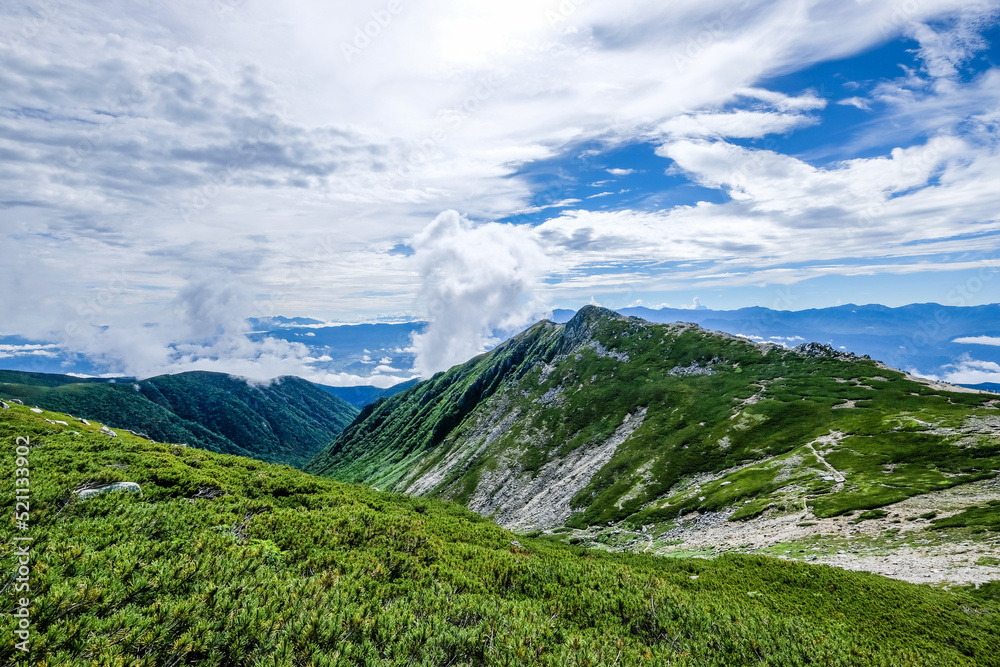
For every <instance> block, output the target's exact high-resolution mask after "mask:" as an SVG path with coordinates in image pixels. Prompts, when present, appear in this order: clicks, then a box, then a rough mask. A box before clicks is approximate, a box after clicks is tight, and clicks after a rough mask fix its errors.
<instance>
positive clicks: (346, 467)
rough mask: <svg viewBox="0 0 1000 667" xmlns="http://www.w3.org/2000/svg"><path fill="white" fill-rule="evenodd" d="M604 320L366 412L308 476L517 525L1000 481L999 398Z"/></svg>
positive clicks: (833, 359)
mask: <svg viewBox="0 0 1000 667" xmlns="http://www.w3.org/2000/svg"><path fill="white" fill-rule="evenodd" d="M958 389H959V388H957V387H951V386H931V385H929V384H926V383H921V382H918V381H916V379H914V378H910V377H908V376H905V375H904V374H903V373H900V372H898V371H894V370H892V369H889V368H887V367H885V366H884V365H882V364H880V363H878V362H875V361H872V360H869V359H865V358H858V357H855V356H854V355H849V354H844V353H838V352H836V351H834V350H833V349H831V348H828V347H825V346H821V345H816V344H808V345H804V346H801V347H800V348H797V349H795V350H788V349H784V348H782V347H778V346H775V345H760V344H754V343H751V342H749V341H746V340H744V339H740V338H737V337H734V336H730V335H726V334H719V333H713V332H709V331H706V330H704V329H701V328H700V327H698V326H696V325H692V324H683V323H675V324H666V325H665V324H652V323H649V322H645V321H643V320H639V319H637V318H629V317H625V316H621V315H618V314H616V313H613V312H612V311H608V310H604V309H601V308H595V307H587V308H584V309H582V310H581V311H580V312H579V313H577V315H576V316H575V317H574V318H573V319H572V320H570V322H568V323H567V324H566V325H565V326H562V325H556V324H553V323H551V322H542V323H539V324H537V325H535V326H534V327H532V328H531V329H529V330H527V331H526V332H524V333H522V334H521V335H519V336H517V337H515V338H514V339H512V340H511V341H509V342H507V343H505V344H503V345H501V346H499V347H498V348H496V349H495V350H493V351H492V352H490V353H489V354H486V355H483V356H480V357H477V358H476V359H473V360H472V361H470V362H468V363H466V364H464V365H462V366H458V367H455V368H453V369H451V370H449V371H448V372H446V373H443V374H439V375H436V376H435V377H434V378H432V379H430V380H428V381H426V382H422V383H420V384H418V385H416V386H414V387H413V388H411V389H409V390H407V391H405V392H402V393H400V394H397V395H396V396H393V397H390V398H388V399H385V400H383V401H380V402H378V403H376V404H373V405H371V406H368V407H366V408H365V409H364V410H363V411H362V413H361V415H360V416H359V418H358V420H356V421H355V422H354V424H352V425H351V426H350V427H349V428H348V429H346V430H345V431H344V432H343V433H342V434H341V435H340V436H339V437H338V438H337V440H335V441H334V442H333V443H332V444H331V445H330V446H329V447H328V448H327V449H326V450H324V451H323V452H322V453H320V454H319V455H317V457H316V458H315V459H314V460H313V461H311V462H310V464H309V465H308V466H307V470H310V471H314V472H317V473H320V474H324V475H327V476H330V477H333V478H335V479H340V480H344V481H352V482H362V483H366V484H372V485H375V486H378V487H379V488H385V489H390V490H394V491H405V492H409V493H416V494H423V495H431V496H435V497H442V498H450V499H454V500H457V501H460V502H462V503H464V504H466V505H467V506H468V507H470V508H471V509H474V510H475V511H477V512H479V513H481V514H484V515H488V516H492V517H494V518H496V519H497V521H498V522H499V523H501V525H504V526H508V527H514V528H519V529H532V528H552V527H554V526H558V525H560V524H563V523H566V524H567V525H570V526H576V527H583V526H588V525H597V524H604V523H607V522H626V523H627V524H629V525H633V526H640V525H645V524H647V523H658V522H664V521H670V520H673V519H676V518H677V517H678V516H680V515H682V514H684V513H690V512H693V511H697V512H700V513H705V512H721V513H723V514H724V516H726V517H728V518H730V519H732V520H738V519H745V518H750V517H753V516H756V515H759V514H761V513H762V512H765V511H784V510H786V509H787V510H788V511H791V510H792V509H793V508H796V509H801V508H804V507H807V508H808V509H809V510H810V511H811V512H812V513H813V514H814V515H815V516H819V517H828V516H836V515H839V514H844V513H847V512H851V511H855V510H858V509H869V508H877V507H880V506H883V505H887V504H889V503H892V502H896V501H900V500H903V499H905V498H907V497H910V496H914V495H919V494H922V493H927V492H930V491H935V490H940V489H944V488H948V487H950V486H954V485H957V484H962V483H966V482H971V481H976V480H981V479H987V478H991V477H995V476H996V474H997V472H996V471H997V469H1000V437H998V434H1000V418H998V411H997V409H996V408H997V400H996V397H995V396H993V395H990V394H982V393H974V392H971V391H968V390H966V391H964V392H960V391H957V390H958Z"/></svg>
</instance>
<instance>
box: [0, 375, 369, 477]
mask: <svg viewBox="0 0 1000 667" xmlns="http://www.w3.org/2000/svg"><path fill="white" fill-rule="evenodd" d="M0 398H8V399H18V400H20V401H23V402H24V403H26V404H28V405H36V406H39V407H42V408H45V409H49V410H59V411H63V412H69V413H72V414H74V415H76V416H77V417H84V418H87V419H96V420H100V421H103V422H106V423H108V424H111V425H112V426H113V427H115V428H123V429H131V430H133V431H137V432H140V433H142V434H144V435H146V436H148V437H149V438H152V439H154V440H159V441H165V442H177V443H186V444H189V445H191V446H193V447H198V448H201V449H207V450H210V451H214V452H224V453H229V454H239V455H242V456H252V457H254V458H258V459H261V460H264V461H272V462H280V463H287V464H289V465H294V466H301V465H302V464H304V463H305V462H306V461H308V460H309V459H310V458H311V457H312V456H313V455H314V454H315V453H316V452H318V451H319V450H320V449H321V448H322V447H323V446H324V445H326V444H327V443H329V442H330V440H332V439H333V438H334V437H335V436H336V435H337V434H339V433H340V431H342V430H343V428H344V427H345V426H347V425H348V424H349V423H350V422H351V420H352V419H354V417H355V416H356V415H357V412H358V410H357V408H355V407H354V406H353V405H350V404H348V403H347V402H345V401H343V400H342V399H340V398H337V397H336V396H333V395H331V394H329V393H328V392H325V391H323V390H322V389H320V388H319V387H317V386H316V385H313V384H312V383H310V382H306V381H305V380H302V379H299V378H295V377H283V378H279V379H277V380H275V381H274V382H273V383H270V384H253V383H251V382H248V381H247V380H244V379H242V378H237V377H233V376H230V375H226V374H223V373H209V372H204V371H193V372H189V373H179V374H176V375H160V376H157V377H152V378H149V379H147V380H134V379H132V378H117V379H114V380H106V379H98V378H87V379H80V378H75V377H71V376H67V375H50V374H45V373H23V372H18V371H0Z"/></svg>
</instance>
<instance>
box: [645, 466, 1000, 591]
mask: <svg viewBox="0 0 1000 667" xmlns="http://www.w3.org/2000/svg"><path fill="white" fill-rule="evenodd" d="M990 500H1000V478H994V479H991V480H985V481H981V482H974V483H971V484H963V485H961V486H957V487H953V488H951V489H945V490H943V491H935V492H932V493H927V494H924V495H921V496H916V497H913V498H908V499H906V500H903V501H901V502H898V503H895V504H893V505H888V506H886V507H883V508H882V509H883V510H885V511H887V512H888V515H887V516H886V517H885V518H883V519H870V520H866V521H860V522H858V523H854V521H853V520H852V518H851V517H846V516H841V517H832V518H826V519H821V518H818V517H816V516H814V515H813V514H812V513H811V512H809V511H806V512H797V513H795V514H777V513H774V512H773V511H772V512H771V513H769V514H768V513H766V514H764V515H762V516H760V517H757V518H755V519H751V520H748V521H729V520H728V519H729V516H730V513H729V512H707V513H702V514H698V513H695V514H691V515H687V516H685V517H683V519H681V520H679V521H678V522H677V523H678V526H677V527H676V528H673V529H671V530H670V531H667V532H665V533H663V534H661V535H659V536H658V537H657V538H656V540H654V539H653V538H652V536H651V535H649V534H647V533H636V534H635V537H634V539H633V540H632V542H631V545H630V546H627V547H626V548H630V549H633V550H637V551H645V552H647V553H657V554H670V553H671V552H674V553H676V552H682V551H689V552H704V551H711V552H712V553H715V554H719V553H725V552H727V551H734V552H742V553H756V552H766V553H768V554H770V555H777V556H778V557H779V558H781V557H784V558H796V559H801V560H805V561H807V562H812V563H822V564H827V565H833V566H836V567H840V568H843V569H845V570H862V571H866V572H874V573H876V574H881V575H884V576H886V577H892V578H894V579H902V580H904V581H910V582H914V583H936V584H946V585H947V584H959V585H969V584H977V585H978V584H982V583H985V582H987V581H995V580H1000V567H997V566H995V565H981V564H978V562H979V561H980V559H982V558H983V557H992V558H998V557H1000V536H996V535H992V536H990V535H989V534H986V536H985V537H979V536H977V538H976V539H975V540H972V539H962V540H960V541H954V540H949V539H947V538H946V537H945V536H944V535H942V534H940V533H938V532H937V531H934V532H931V531H925V530H924V529H926V528H927V527H928V526H929V525H930V522H931V520H930V519H926V518H919V517H920V515H921V514H927V513H929V512H934V513H936V516H935V517H934V518H942V517H947V516H951V515H953V514H957V513H958V512H960V511H962V510H963V509H965V508H966V507H969V506H971V505H981V504H983V503H985V502H987V501H990ZM779 545H787V546H789V549H788V550H787V551H786V553H788V554H789V555H788V556H783V555H781V554H780V553H776V549H775V548H776V547H779ZM803 547H807V548H803ZM824 547H825V548H824ZM778 551H780V549H779V550H778Z"/></svg>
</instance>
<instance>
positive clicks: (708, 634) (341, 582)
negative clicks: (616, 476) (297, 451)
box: [0, 405, 1000, 667]
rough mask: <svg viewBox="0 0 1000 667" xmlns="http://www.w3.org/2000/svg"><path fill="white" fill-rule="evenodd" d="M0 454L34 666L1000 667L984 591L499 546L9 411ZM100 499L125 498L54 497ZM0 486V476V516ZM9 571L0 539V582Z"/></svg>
mask: <svg viewBox="0 0 1000 667" xmlns="http://www.w3.org/2000/svg"><path fill="white" fill-rule="evenodd" d="M45 420H48V421H45ZM60 421H65V422H67V424H66V425H62V424H59V423H58V422H60ZM19 438H20V440H18V439H19ZM25 440H27V444H25ZM0 445H2V447H3V450H4V451H5V452H8V453H9V454H10V455H11V457H13V456H14V455H15V454H17V453H18V449H17V447H18V446H23V447H24V448H25V449H24V450H22V454H20V455H21V456H22V458H23V459H26V460H24V461H20V462H17V466H19V467H22V468H27V469H30V478H29V479H30V496H31V499H30V503H31V511H30V516H29V517H28V518H27V519H25V521H26V523H27V525H26V526H25V527H24V528H23V530H21V531H20V532H19V533H18V534H17V536H18V537H30V538H32V541H30V542H17V543H16V545H17V546H22V547H23V546H24V544H28V546H27V549H28V553H29V556H28V557H29V559H30V574H29V575H28V577H29V579H30V581H29V582H28V583H29V588H30V590H29V588H20V587H19V586H20V584H16V586H18V588H17V589H16V590H13V591H12V592H14V593H16V594H17V597H18V598H19V599H20V598H22V597H23V598H25V599H26V603H25V604H26V607H25V609H26V610H27V613H28V629H27V639H25V640H24V641H26V642H27V644H26V645H25V646H24V647H25V648H29V649H30V650H31V656H30V657H31V662H32V664H35V663H37V664H49V665H65V666H67V667H70V666H74V665H81V666H82V665H148V666H150V667H152V666H153V665H180V664H198V665H204V666H206V667H233V666H235V665H315V666H316V667H332V666H334V665H337V666H342V665H375V664H379V665H382V664H384V665H400V666H402V665H427V666H430V665H498V666H499V665H567V664H572V665H611V664H616V665H646V664H652V665H664V664H671V665H679V666H682V667H683V666H688V667H690V666H695V665H697V666H717V667H721V666H723V665H726V666H737V667H738V666H742V665H787V666H792V667H794V666H798V665H859V666H863V665H879V666H883V667H911V666H912V667H916V666H918V665H919V666H923V665H949V666H951V665H955V666H969V667H972V666H982V667H995V666H997V665H1000V658H998V656H997V654H996V651H995V646H996V645H997V643H998V642H1000V622H998V619H1000V601H998V600H997V599H995V598H996V596H997V591H996V590H995V587H987V588H982V589H980V590H978V591H972V590H953V591H943V590H938V589H934V588H931V587H927V586H916V585H912V584H906V583H902V582H897V581H892V580H889V579H884V578H882V577H878V576H873V575H869V574H864V573H856V572H845V571H841V570H837V569H834V568H828V567H817V566H809V565H803V564H799V563H788V562H783V561H780V560H777V559H770V558H763V557H747V556H725V557H721V558H718V559H715V560H712V561H706V560H685V561H680V560H669V559H660V558H652V557H648V556H642V555H635V554H630V555H621V554H606V553H601V552H597V551H590V550H583V549H579V548H570V547H566V546H564V545H560V544H556V543H553V542H551V541H548V540H541V539H532V538H527V537H519V538H517V539H515V535H513V534H512V533H510V532H508V531H506V530H504V529H502V528H500V527H499V526H497V525H496V524H494V523H493V522H491V521H487V520H484V519H483V518H481V517H478V516H476V515H474V514H472V513H471V512H468V511H466V510H464V509H462V508H460V507H458V506H456V505H454V504H450V503H440V502H437V501H433V500H422V499H415V498H409V497H401V496H393V495H389V494H385V493H379V492H376V491H374V490H372V489H369V488H365V487H359V486H348V485H343V484H338V483H335V482H331V481H329V480H324V479H321V478H317V477H313V476H310V475H307V474H304V473H302V472H300V471H296V470H292V469H290V468H288V467H285V466H273V465H269V464H265V463H261V462H258V461H253V460H250V459H246V458H239V457H234V456H227V455H218V454H214V453H211V452H206V451H202V450H196V449H192V448H186V447H177V446H171V445H162V444H156V443H150V442H148V441H145V440H142V439H140V438H137V437H134V436H132V435H130V434H127V433H124V434H122V435H121V436H120V437H118V438H110V437H108V436H106V435H105V434H103V433H102V432H101V431H100V430H99V425H97V424H92V425H85V424H82V423H80V422H78V421H75V420H72V418H69V417H67V416H65V415H61V414H58V413H44V414H37V415H36V414H33V413H31V412H30V411H29V410H28V409H27V408H25V407H23V406H18V405H13V406H11V407H10V408H3V407H2V406H0ZM10 460H11V462H14V459H13V458H11V459H10ZM116 482H129V483H132V484H137V485H139V487H140V490H141V492H140V493H127V492H116V493H114V492H109V493H102V494H98V495H94V496H92V497H90V498H88V499H86V500H82V499H81V496H80V494H79V493H75V491H76V490H80V489H86V488H89V489H94V488H101V487H102V486H104V485H108V484H112V483H116ZM15 488H20V489H22V490H21V491H20V493H25V491H24V490H23V489H24V486H23V485H17V486H15V476H14V475H13V474H11V475H5V476H3V477H0V508H2V511H3V512H4V513H5V515H7V516H10V515H11V514H13V512H14V510H15V507H14V504H15V503H14V501H15V497H16V494H15ZM18 511H20V510H18ZM4 525H5V526H12V524H11V523H10V522H4ZM20 558H22V556H21V555H19V554H18V553H17V552H16V551H15V543H14V542H13V541H12V540H11V536H10V531H9V530H8V532H7V533H5V534H4V536H3V539H2V540H0V564H2V567H3V568H4V569H5V570H7V571H9V572H13V571H14V570H15V569H16V567H18V563H19V559H20ZM20 562H23V561H20ZM7 612H8V613H4V614H3V615H2V616H0V636H2V637H3V639H2V640H0V664H4V665H9V664H15V661H16V662H17V664H21V663H22V662H27V658H25V657H24V655H23V654H22V653H21V651H20V650H19V649H18V648H17V647H16V646H15V644H16V643H20V641H22V639H21V638H20V637H18V636H17V635H16V634H15V630H18V629H19V628H18V618H17V617H15V615H14V614H15V613H19V607H18V605H17V604H16V601H14V600H13V599H12V600H11V603H10V604H9V605H8V610H7Z"/></svg>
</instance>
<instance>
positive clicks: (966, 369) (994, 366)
mask: <svg viewBox="0 0 1000 667" xmlns="http://www.w3.org/2000/svg"><path fill="white" fill-rule="evenodd" d="M942 370H943V371H944V372H943V373H941V374H940V376H934V375H930V376H927V377H930V378H931V379H936V380H942V381H944V382H949V383H951V384H981V383H983V382H1000V364H998V363H996V362H995V361H980V360H978V359H973V358H972V357H970V356H969V355H963V356H962V357H961V358H960V359H959V360H958V361H957V362H956V363H954V364H949V365H947V366H945V367H944V368H943V369H942Z"/></svg>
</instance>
